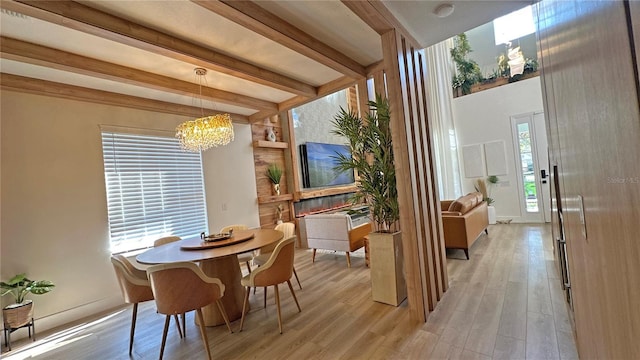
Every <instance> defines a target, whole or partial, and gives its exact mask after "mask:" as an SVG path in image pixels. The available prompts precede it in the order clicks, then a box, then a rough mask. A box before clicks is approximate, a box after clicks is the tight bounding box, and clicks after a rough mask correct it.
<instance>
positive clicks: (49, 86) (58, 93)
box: [0, 73, 249, 124]
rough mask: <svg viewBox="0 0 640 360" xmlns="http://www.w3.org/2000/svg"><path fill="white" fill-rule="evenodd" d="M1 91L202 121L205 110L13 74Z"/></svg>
mask: <svg viewBox="0 0 640 360" xmlns="http://www.w3.org/2000/svg"><path fill="white" fill-rule="evenodd" d="M0 84H1V86H2V89H6V90H14V91H19V92H26V93H30V94H36V95H45V96H53V97H58V98H63V99H71V100H81V101H88V102H92V103H98V104H105V105H115V106H123V107H128V108H133V109H139V110H147V111H156V112H161V113H167V114H176V115H183V116H195V117H199V116H201V114H202V109H201V108H199V107H194V106H187V105H180V104H174V103H169V102H165V101H159V100H152V99H145V98H141V97H136V96H129V95H122V94H116V93H112V92H108V91H102V90H93V89H88V88H84V87H80V86H74V85H67V84H61V83H57V82H52V81H46V80H40V79H33V78H28V77H23V76H18V75H12V74H4V73H3V74H1V75H0ZM205 112H206V113H207V114H219V113H220V112H219V111H215V110H211V109H205ZM230 115H231V119H232V120H233V122H234V123H238V124H248V123H249V119H248V117H247V116H245V115H240V114H233V113H231V114H230Z"/></svg>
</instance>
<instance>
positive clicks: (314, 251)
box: [311, 249, 316, 263]
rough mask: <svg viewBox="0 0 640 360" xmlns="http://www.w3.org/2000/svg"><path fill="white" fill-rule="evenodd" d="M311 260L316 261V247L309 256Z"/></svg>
mask: <svg viewBox="0 0 640 360" xmlns="http://www.w3.org/2000/svg"><path fill="white" fill-rule="evenodd" d="M311 262H312V263H314V262H316V249H313V256H312V257H311Z"/></svg>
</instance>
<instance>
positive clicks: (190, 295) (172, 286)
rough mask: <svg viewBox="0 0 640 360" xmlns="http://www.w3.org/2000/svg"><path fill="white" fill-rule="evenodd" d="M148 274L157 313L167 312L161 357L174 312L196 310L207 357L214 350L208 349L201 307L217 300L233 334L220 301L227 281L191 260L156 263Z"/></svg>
mask: <svg viewBox="0 0 640 360" xmlns="http://www.w3.org/2000/svg"><path fill="white" fill-rule="evenodd" d="M147 274H148V275H149V282H150V283H151V289H152V291H153V296H154V298H155V300H156V306H157V308H158V312H159V313H161V314H165V315H166V319H165V322H164V331H163V332H162V345H161V346H160V359H161V360H162V355H163V354H164V347H165V344H166V341H167V330H168V328H169V322H170V319H171V315H177V314H184V313H187V312H189V311H193V310H195V311H196V314H197V317H198V323H199V324H200V326H199V328H200V335H201V336H202V342H203V345H204V348H205V350H206V351H207V357H208V359H211V350H210V349H209V340H208V339H207V331H206V329H205V327H206V326H205V325H204V318H203V317H202V308H203V307H204V306H207V305H209V304H212V303H214V302H215V303H216V305H217V306H218V310H220V314H221V315H222V317H223V318H224V321H225V323H226V324H227V328H228V329H229V332H230V333H233V331H232V330H231V325H230V324H229V318H228V317H227V312H226V311H225V309H224V305H223V304H222V301H220V299H221V298H222V296H223V295H224V284H223V283H222V282H221V281H220V279H218V278H212V277H209V276H207V275H205V274H204V273H203V272H202V270H201V269H200V268H199V267H198V266H197V265H196V264H195V263H192V262H175V263H168V264H160V265H153V266H151V267H149V268H148V269H147Z"/></svg>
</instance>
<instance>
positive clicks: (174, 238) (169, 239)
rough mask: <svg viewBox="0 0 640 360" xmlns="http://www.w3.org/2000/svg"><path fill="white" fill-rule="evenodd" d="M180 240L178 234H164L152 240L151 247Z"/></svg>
mask: <svg viewBox="0 0 640 360" xmlns="http://www.w3.org/2000/svg"><path fill="white" fill-rule="evenodd" d="M179 240H182V238H181V237H180V236H165V237H161V238H160V239H158V240H156V241H154V242H153V247H158V246H160V245H164V244H168V243H172V242H174V241H179Z"/></svg>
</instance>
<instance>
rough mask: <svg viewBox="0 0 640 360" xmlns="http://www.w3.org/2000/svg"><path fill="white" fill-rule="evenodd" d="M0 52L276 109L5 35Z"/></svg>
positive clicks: (31, 61) (266, 103)
mask: <svg viewBox="0 0 640 360" xmlns="http://www.w3.org/2000/svg"><path fill="white" fill-rule="evenodd" d="M0 49H1V51H2V53H1V55H2V58H4V59H10V60H16V61H21V62H25V63H28V64H33V65H40V66H46V67H50V68H53V69H58V70H64V71H70V72H73V73H76V74H82V75H90V76H96V77H99V78H102V79H107V80H113V81H118V82H121V83H125V84H131V85H136V86H142V87H146V88H150V89H155V90H161V91H165V92H170V93H173V94H179V95H187V96H198V97H199V96H200V94H201V96H202V98H204V99H210V100H214V101H217V102H221V103H225V104H231V105H236V106H243V107H248V108H250V109H256V110H260V109H262V110H276V109H277V108H278V107H277V104H276V103H273V102H269V101H265V100H262V99H257V98H253V97H250V96H246V95H240V94H235V93H232V92H229V91H224V90H218V89H214V88H210V87H207V86H202V92H201V93H200V86H199V85H198V84H194V83H191V82H188V81H182V80H178V79H174V78H170V77H166V76H162V75H157V74H154V73H150V72H146V71H141V70H137V69H134V68H130V67H126V66H121V65H117V64H113V63H109V62H106V61H101V60H97V59H91V58H88V57H85V56H80V55H76V54H72V53H68V52H66V51H61V50H56V49H53V48H49V47H46V46H41V45H36V44H32V43H28V42H24V41H20V40H16V39H12V38H7V37H4V36H2V37H0Z"/></svg>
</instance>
